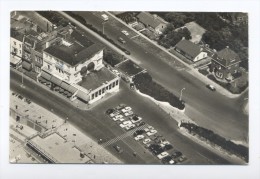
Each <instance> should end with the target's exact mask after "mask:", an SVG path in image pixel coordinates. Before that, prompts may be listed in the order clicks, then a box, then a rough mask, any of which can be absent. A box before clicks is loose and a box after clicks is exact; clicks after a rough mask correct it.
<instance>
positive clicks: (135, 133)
mask: <svg viewBox="0 0 260 179" xmlns="http://www.w3.org/2000/svg"><path fill="white" fill-rule="evenodd" d="M143 133H145V131H144V130H142V129H140V130H136V131H135V132H134V134H133V135H134V137H136V136H138V135H141V134H143Z"/></svg>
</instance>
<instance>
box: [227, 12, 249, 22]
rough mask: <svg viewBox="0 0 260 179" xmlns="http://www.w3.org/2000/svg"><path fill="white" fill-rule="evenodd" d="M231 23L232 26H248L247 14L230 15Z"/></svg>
mask: <svg viewBox="0 0 260 179" xmlns="http://www.w3.org/2000/svg"><path fill="white" fill-rule="evenodd" d="M231 18H232V23H233V24H234V25H241V24H248V14H247V13H242V12H236V13H231Z"/></svg>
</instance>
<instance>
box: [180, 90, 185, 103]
mask: <svg viewBox="0 0 260 179" xmlns="http://www.w3.org/2000/svg"><path fill="white" fill-rule="evenodd" d="M183 90H185V88H182V89H181V95H180V101H181V98H182V91H183Z"/></svg>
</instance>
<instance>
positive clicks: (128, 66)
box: [116, 59, 146, 82]
mask: <svg viewBox="0 0 260 179" xmlns="http://www.w3.org/2000/svg"><path fill="white" fill-rule="evenodd" d="M116 69H118V71H120V73H121V77H122V79H124V80H125V81H127V82H132V81H133V78H134V77H135V76H136V75H138V74H139V73H143V72H145V71H146V70H145V69H144V68H142V67H140V66H139V65H137V64H135V63H134V62H133V61H132V60H130V59H127V60H125V61H123V62H121V63H119V64H117V65H116Z"/></svg>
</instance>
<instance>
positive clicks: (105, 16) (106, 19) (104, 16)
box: [101, 14, 109, 21]
mask: <svg viewBox="0 0 260 179" xmlns="http://www.w3.org/2000/svg"><path fill="white" fill-rule="evenodd" d="M101 18H102V19H103V21H108V19H109V18H108V15H106V14H102V15H101Z"/></svg>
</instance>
